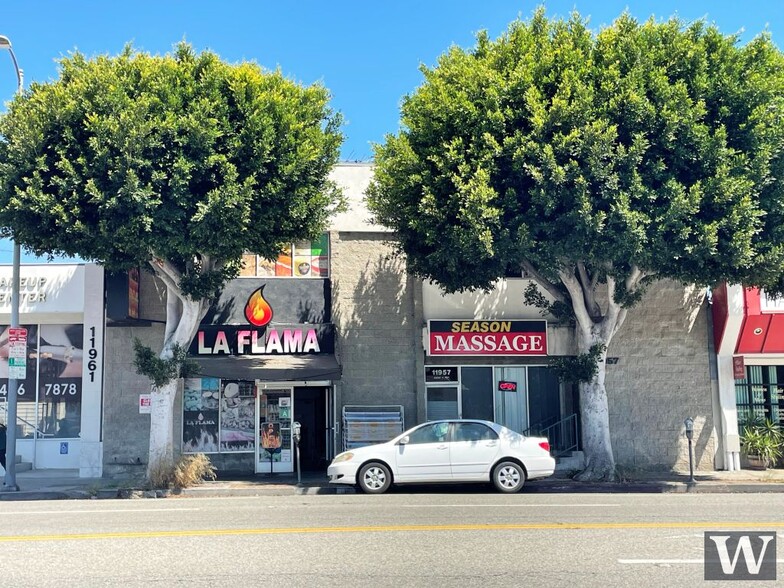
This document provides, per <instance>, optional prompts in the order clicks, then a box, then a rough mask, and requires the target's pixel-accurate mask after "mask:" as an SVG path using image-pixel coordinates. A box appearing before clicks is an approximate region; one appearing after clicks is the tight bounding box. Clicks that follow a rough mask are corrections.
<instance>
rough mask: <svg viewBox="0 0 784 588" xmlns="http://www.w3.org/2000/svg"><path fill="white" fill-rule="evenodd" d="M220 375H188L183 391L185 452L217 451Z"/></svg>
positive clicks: (183, 441)
mask: <svg viewBox="0 0 784 588" xmlns="http://www.w3.org/2000/svg"><path fill="white" fill-rule="evenodd" d="M218 384H219V380H218V379H217V378H187V379H186V380H185V388H184V391H183V421H182V451H183V453H215V452H217V451H218V398H219V396H220V393H219V391H218V388H219V386H218Z"/></svg>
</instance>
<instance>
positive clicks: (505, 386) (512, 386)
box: [498, 380, 517, 392]
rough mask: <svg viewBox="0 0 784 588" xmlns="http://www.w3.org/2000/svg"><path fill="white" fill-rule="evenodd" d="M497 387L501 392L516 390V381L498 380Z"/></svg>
mask: <svg viewBox="0 0 784 588" xmlns="http://www.w3.org/2000/svg"><path fill="white" fill-rule="evenodd" d="M498 389H499V390H500V391H501V392H517V382H504V381H503V380H501V381H500V382H498Z"/></svg>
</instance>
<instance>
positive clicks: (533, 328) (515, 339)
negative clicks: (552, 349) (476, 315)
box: [428, 320, 547, 356]
mask: <svg viewBox="0 0 784 588" xmlns="http://www.w3.org/2000/svg"><path fill="white" fill-rule="evenodd" d="M428 353H429V354H430V355H484V356H487V355H547V321H541V320H431V321H428Z"/></svg>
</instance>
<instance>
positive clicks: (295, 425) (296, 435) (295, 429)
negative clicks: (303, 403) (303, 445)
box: [291, 421, 302, 445]
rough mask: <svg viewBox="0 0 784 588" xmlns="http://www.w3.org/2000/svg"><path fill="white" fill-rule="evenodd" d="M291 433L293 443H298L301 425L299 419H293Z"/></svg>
mask: <svg viewBox="0 0 784 588" xmlns="http://www.w3.org/2000/svg"><path fill="white" fill-rule="evenodd" d="M291 434H292V435H293V436H294V443H296V444H297V445H299V440H300V437H301V436H302V425H300V424H299V421H294V423H293V424H292V427H291Z"/></svg>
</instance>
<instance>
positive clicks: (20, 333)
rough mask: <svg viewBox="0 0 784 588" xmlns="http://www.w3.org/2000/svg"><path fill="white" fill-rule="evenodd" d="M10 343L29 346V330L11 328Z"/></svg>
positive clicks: (9, 333)
mask: <svg viewBox="0 0 784 588" xmlns="http://www.w3.org/2000/svg"><path fill="white" fill-rule="evenodd" d="M8 343H10V344H11V345H13V344H14V343H24V344H25V345H27V329H26V328H25V327H9V328H8Z"/></svg>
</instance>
